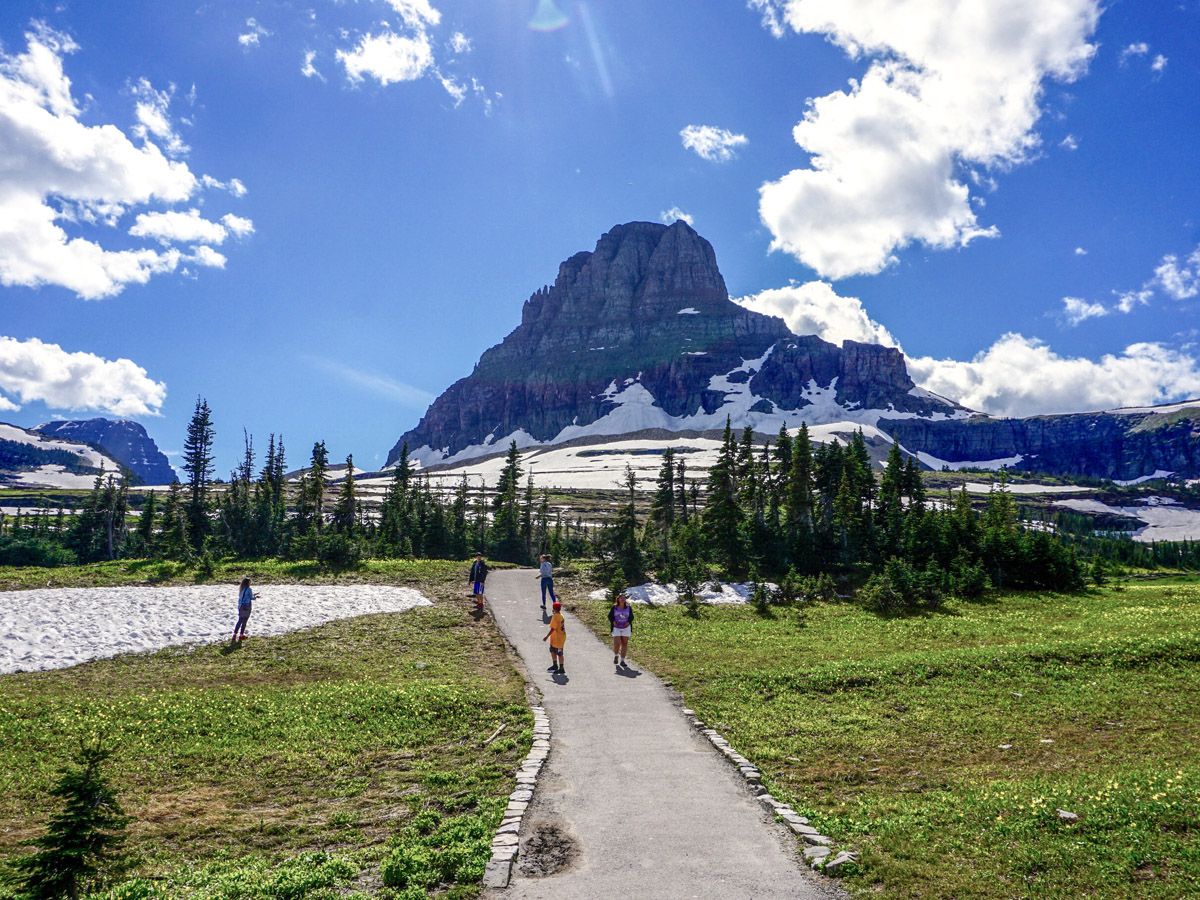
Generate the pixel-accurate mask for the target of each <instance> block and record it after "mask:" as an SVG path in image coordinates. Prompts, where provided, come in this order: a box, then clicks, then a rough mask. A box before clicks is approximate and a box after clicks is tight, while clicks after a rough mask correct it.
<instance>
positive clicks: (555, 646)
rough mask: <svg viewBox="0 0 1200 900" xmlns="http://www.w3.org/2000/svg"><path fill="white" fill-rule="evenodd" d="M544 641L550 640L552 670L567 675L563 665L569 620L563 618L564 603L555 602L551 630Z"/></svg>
mask: <svg viewBox="0 0 1200 900" xmlns="http://www.w3.org/2000/svg"><path fill="white" fill-rule="evenodd" d="M542 640H543V641H545V640H549V641H550V671H551V672H553V673H554V674H555V675H566V674H567V670H566V669H565V668H564V667H563V645H564V644H565V643H566V642H567V621H566V619H564V618H563V614H562V604H561V603H559V602H558V601H557V600H556V601H555V602H554V615H552V616H551V617H550V630H549V631H548V632H546V637H544V638H542Z"/></svg>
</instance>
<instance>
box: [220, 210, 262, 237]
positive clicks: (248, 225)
mask: <svg viewBox="0 0 1200 900" xmlns="http://www.w3.org/2000/svg"><path fill="white" fill-rule="evenodd" d="M221 224H222V225H224V226H225V227H226V228H227V229H229V233H230V234H232V235H233V236H234V237H246V236H247V235H251V234H254V223H253V222H252V221H251V220H250V219H246V218H243V217H242V216H235V215H234V214H233V213H226V214H225V215H223V216H221Z"/></svg>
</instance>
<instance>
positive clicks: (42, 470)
mask: <svg viewBox="0 0 1200 900" xmlns="http://www.w3.org/2000/svg"><path fill="white" fill-rule="evenodd" d="M120 470H121V467H120V465H119V464H118V462H117V461H116V460H115V459H113V458H112V457H111V456H108V455H107V454H105V453H103V452H101V451H99V450H97V449H96V448H95V447H92V446H89V445H88V444H83V443H80V442H78V441H68V440H57V439H54V438H50V437H46V436H44V435H41V434H38V433H37V432H35V431H27V430H26V429H24V428H18V427H17V426H16V425H8V424H5V423H0V485H5V486H12V487H49V488H90V487H91V486H92V484H93V482H94V481H95V480H96V476H97V475H99V474H101V473H104V472H112V473H113V474H117V473H119V472H120Z"/></svg>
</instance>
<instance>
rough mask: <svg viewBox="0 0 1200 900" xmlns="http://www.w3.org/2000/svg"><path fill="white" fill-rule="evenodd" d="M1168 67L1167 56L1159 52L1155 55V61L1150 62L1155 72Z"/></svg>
mask: <svg viewBox="0 0 1200 900" xmlns="http://www.w3.org/2000/svg"><path fill="white" fill-rule="evenodd" d="M1166 67H1167V58H1166V57H1165V56H1163V55H1162V54H1161V53H1159V54H1158V55H1157V56H1155V57H1154V61H1153V62H1152V63H1150V68H1151V69H1152V70H1154V71H1155V72H1161V71H1162V70H1163V69H1165V68H1166Z"/></svg>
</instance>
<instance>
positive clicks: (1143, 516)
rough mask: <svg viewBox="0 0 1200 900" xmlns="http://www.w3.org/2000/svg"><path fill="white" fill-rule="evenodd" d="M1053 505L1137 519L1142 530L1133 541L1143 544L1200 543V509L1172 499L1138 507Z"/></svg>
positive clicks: (1079, 503) (1086, 502) (1060, 502)
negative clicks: (1156, 542)
mask: <svg viewBox="0 0 1200 900" xmlns="http://www.w3.org/2000/svg"><path fill="white" fill-rule="evenodd" d="M1054 505H1055V506H1062V507H1065V508H1066V509H1073V510H1075V511H1076V512H1083V513H1093V514H1101V513H1103V514H1108V515H1113V516H1123V517H1125V518H1128V519H1136V520H1137V521H1138V522H1140V523H1141V527H1140V528H1138V529H1137V530H1136V531H1135V532H1134V533H1133V539H1134V540H1135V541H1139V542H1141V543H1147V544H1148V543H1150V542H1151V541H1195V540H1200V509H1188V508H1187V507H1185V506H1182V505H1180V504H1179V502H1178V501H1176V500H1173V499H1171V498H1170V497H1148V498H1146V500H1145V505H1141V504H1139V505H1136V506H1110V505H1108V504H1107V503H1102V502H1100V501H1099V500H1056V501H1055V504H1054Z"/></svg>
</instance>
